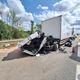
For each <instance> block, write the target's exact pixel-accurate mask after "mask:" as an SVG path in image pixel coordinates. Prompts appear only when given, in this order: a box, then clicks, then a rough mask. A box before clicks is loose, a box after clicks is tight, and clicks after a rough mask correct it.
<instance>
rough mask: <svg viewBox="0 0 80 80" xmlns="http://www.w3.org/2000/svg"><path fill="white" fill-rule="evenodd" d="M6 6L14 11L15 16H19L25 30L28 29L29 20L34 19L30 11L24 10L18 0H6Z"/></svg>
mask: <svg viewBox="0 0 80 80" xmlns="http://www.w3.org/2000/svg"><path fill="white" fill-rule="evenodd" d="M7 3H8V6H9V8H10V9H11V10H14V11H15V12H16V16H17V17H21V21H22V22H23V23H22V25H23V26H24V28H25V29H26V30H27V29H29V27H30V26H31V25H30V21H31V20H34V18H33V15H32V13H28V12H26V10H25V8H24V6H23V4H22V3H21V1H20V0H7Z"/></svg>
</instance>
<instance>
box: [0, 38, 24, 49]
mask: <svg viewBox="0 0 80 80" xmlns="http://www.w3.org/2000/svg"><path fill="white" fill-rule="evenodd" d="M22 40H24V39H15V40H3V41H0V49H2V48H10V47H15V46H16V45H17V44H18V43H19V42H21V41H22Z"/></svg>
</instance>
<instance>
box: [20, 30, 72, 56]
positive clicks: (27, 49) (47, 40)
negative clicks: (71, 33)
mask: <svg viewBox="0 0 80 80" xmlns="http://www.w3.org/2000/svg"><path fill="white" fill-rule="evenodd" d="M68 42H69V43H71V42H70V41H69V40H68V41H67V43H68ZM67 43H66V42H65V43H64V44H65V45H66V44H67ZM69 46H70V45H69ZM18 47H20V48H22V50H23V52H24V53H26V54H29V55H35V56H37V57H38V56H40V54H48V53H49V52H51V51H57V49H59V48H60V40H59V39H56V38H53V36H51V35H49V36H45V33H39V34H38V33H37V32H36V33H34V34H32V35H30V36H29V37H28V38H26V39H25V40H24V41H22V42H21V43H19V44H18ZM63 51H64V50H63Z"/></svg>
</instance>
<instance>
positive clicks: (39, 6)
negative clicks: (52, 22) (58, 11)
mask: <svg viewBox="0 0 80 80" xmlns="http://www.w3.org/2000/svg"><path fill="white" fill-rule="evenodd" d="M37 9H42V10H48V6H42V5H40V4H39V5H38V7H37Z"/></svg>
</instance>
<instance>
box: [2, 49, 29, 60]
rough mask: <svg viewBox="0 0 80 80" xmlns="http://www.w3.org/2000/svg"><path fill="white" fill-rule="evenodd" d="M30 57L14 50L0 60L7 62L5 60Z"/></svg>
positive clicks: (18, 50)
mask: <svg viewBox="0 0 80 80" xmlns="http://www.w3.org/2000/svg"><path fill="white" fill-rule="evenodd" d="M29 56H30V55H28V54H25V53H22V51H21V50H20V49H16V50H14V51H12V52H10V53H8V55H7V56H6V57H4V58H3V59H2V61H7V60H13V59H19V58H24V57H29Z"/></svg>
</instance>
